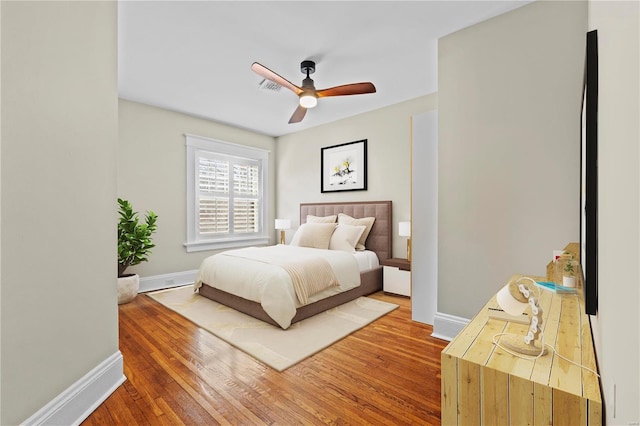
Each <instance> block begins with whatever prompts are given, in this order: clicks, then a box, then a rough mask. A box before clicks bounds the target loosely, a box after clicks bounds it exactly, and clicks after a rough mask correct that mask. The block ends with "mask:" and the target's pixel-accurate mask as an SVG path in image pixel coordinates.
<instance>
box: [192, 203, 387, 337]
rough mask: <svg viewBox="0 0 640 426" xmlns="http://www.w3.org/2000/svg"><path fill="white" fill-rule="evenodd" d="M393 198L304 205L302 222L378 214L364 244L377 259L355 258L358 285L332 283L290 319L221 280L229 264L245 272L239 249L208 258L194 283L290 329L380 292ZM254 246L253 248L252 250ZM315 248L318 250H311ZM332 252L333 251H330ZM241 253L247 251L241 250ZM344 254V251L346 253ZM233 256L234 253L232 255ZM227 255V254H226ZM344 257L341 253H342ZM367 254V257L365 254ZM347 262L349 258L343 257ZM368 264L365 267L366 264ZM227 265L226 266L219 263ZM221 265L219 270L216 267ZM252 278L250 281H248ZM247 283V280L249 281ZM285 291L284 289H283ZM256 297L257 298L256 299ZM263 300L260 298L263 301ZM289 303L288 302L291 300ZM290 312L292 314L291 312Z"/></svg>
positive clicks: (205, 293)
mask: <svg viewBox="0 0 640 426" xmlns="http://www.w3.org/2000/svg"><path fill="white" fill-rule="evenodd" d="M391 211H392V208H391V201H362V202H350V203H346V202H338V203H303V204H300V225H301V226H302V225H303V224H305V223H307V217H309V218H313V219H316V218H323V217H327V216H331V215H336V216H338V215H340V214H341V213H342V215H347V216H348V217H350V218H355V219H361V218H369V217H374V218H375V221H374V222H373V225H372V226H371V229H370V231H369V234H368V236H367V237H366V241H365V242H364V245H365V247H366V251H367V252H369V256H371V255H372V254H373V257H374V258H377V259H375V260H374V261H371V259H368V260H366V261H364V262H363V261H361V260H357V261H355V262H356V263H357V264H358V265H359V266H358V268H359V270H358V271H357V274H358V275H359V277H357V278H359V279H358V281H359V282H358V283H355V284H354V285H348V286H346V288H342V286H332V287H330V288H328V289H327V290H324V291H322V292H320V293H318V294H316V295H313V296H312V297H310V298H309V302H308V303H306V304H301V303H300V302H299V301H296V306H295V307H294V308H287V309H289V310H291V309H294V311H292V312H290V316H291V318H290V321H289V320H288V319H287V318H285V319H281V318H277V320H276V319H274V318H272V316H270V315H269V313H267V311H269V312H272V311H271V309H270V306H267V310H265V306H264V301H263V302H262V303H261V301H260V300H261V299H260V297H261V296H260V297H249V296H247V295H246V294H243V295H244V296H246V297H243V296H242V295H239V294H234V293H236V291H235V290H234V286H232V285H225V283H224V282H223V283H221V282H220V281H223V280H224V279H227V278H220V277H222V276H224V275H225V274H226V277H228V276H229V274H230V273H231V272H232V271H233V269H230V268H229V265H235V267H236V268H237V269H236V271H238V274H242V273H243V272H244V271H243V269H244V268H242V266H241V264H240V263H239V262H240V259H238V257H242V255H235V256H233V255H234V254H236V253H235V251H229V252H223V253H219V254H215V255H213V256H210V257H209V258H207V259H205V260H204V261H203V263H202V265H201V266H200V270H199V272H198V278H197V279H196V283H195V285H194V287H195V290H196V291H198V292H199V294H200V295H202V296H204V297H207V298H209V299H211V300H214V301H216V302H218V303H221V304H223V305H226V306H229V307H231V308H233V309H235V310H238V311H240V312H243V313H245V314H248V315H250V316H252V317H255V318H258V319H260V320H262V321H264V322H267V323H269V324H272V325H275V326H278V327H281V328H284V329H286V328H288V327H289V326H290V324H294V323H296V322H298V321H301V320H303V319H305V318H308V317H310V316H313V315H316V314H318V313H320V312H323V311H326V310H328V309H331V308H333V307H335V306H338V305H341V304H343V303H346V302H348V301H350V300H354V299H357V298H358V297H360V296H366V295H368V294H371V293H375V292H376V291H379V290H382V266H381V262H382V261H384V260H386V259H388V258H390V257H391V236H392V233H391V229H392V217H391ZM274 248H275V249H276V250H278V249H279V250H287V249H288V247H286V246H284V247H283V246H280V247H279V248H278V246H276V247H274ZM251 250H252V249H249V251H251ZM309 250H315V249H309ZM326 251H327V252H332V251H333V250H326ZM240 253H244V252H243V251H241V252H240ZM343 254H344V253H343ZM230 255H232V256H230ZM328 255H330V256H333V257H336V256H339V255H338V254H337V253H328ZM225 256H226V257H225ZM340 256H341V255H340ZM365 257H366V256H365ZM341 259H342V261H343V262H346V261H347V259H344V258H341ZM367 262H368V265H367V266H365V264H367ZM216 264H217V265H224V266H225V268H221V267H220V266H215V265H216ZM216 267H217V268H218V269H217V270H216V269H215V268H216ZM247 281H250V280H247ZM245 284H247V283H245ZM283 291H284V290H283ZM252 299H253V300H252ZM259 299H260V300H259ZM287 303H288V302H287ZM288 315H289V314H288Z"/></svg>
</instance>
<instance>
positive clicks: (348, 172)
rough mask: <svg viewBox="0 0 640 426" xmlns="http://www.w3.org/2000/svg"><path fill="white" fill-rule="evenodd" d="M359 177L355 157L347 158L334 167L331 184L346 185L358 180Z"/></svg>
mask: <svg viewBox="0 0 640 426" xmlns="http://www.w3.org/2000/svg"><path fill="white" fill-rule="evenodd" d="M357 178H358V174H357V171H356V169H355V168H354V166H353V159H351V158H347V159H345V160H344V161H343V162H342V164H339V165H336V166H335V167H334V168H333V174H332V175H331V179H330V182H329V185H345V184H347V183H350V182H356V180H357Z"/></svg>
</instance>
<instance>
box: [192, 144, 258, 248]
mask: <svg viewBox="0 0 640 426" xmlns="http://www.w3.org/2000/svg"><path fill="white" fill-rule="evenodd" d="M186 146H187V242H186V243H185V247H186V249H187V251H188V252H192V251H202V250H212V249H219V248H228V247H240V246H246V245H252V244H267V243H268V242H269V238H268V235H267V231H268V229H267V221H266V217H267V211H268V210H267V206H266V204H267V200H268V197H267V188H268V185H267V176H268V173H267V168H268V158H269V152H268V151H265V150H263V149H258V148H252V147H248V146H243V145H236V144H231V143H227V142H221V141H216V140H213V139H207V138H203V137H199V136H193V135H186Z"/></svg>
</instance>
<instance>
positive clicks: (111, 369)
mask: <svg viewBox="0 0 640 426" xmlns="http://www.w3.org/2000/svg"><path fill="white" fill-rule="evenodd" d="M126 379H127V378H126V377H125V376H124V363H123V359H122V354H121V353H120V351H118V352H116V353H114V354H113V355H111V356H110V357H109V358H107V359H105V360H104V361H102V362H101V363H100V364H99V365H98V366H97V367H95V368H94V369H93V370H91V371H90V372H89V373H87V374H86V375H85V376H84V377H82V378H81V379H80V380H78V381H77V382H75V383H74V384H73V385H71V386H69V387H68V388H67V389H66V390H65V391H64V392H62V393H61V394H60V395H58V396H57V397H55V398H54V399H53V400H51V401H50V402H49V403H48V404H47V405H45V406H44V407H42V408H41V409H40V410H38V411H37V412H36V413H35V414H33V415H32V416H31V417H29V418H28V419H27V420H25V421H24V422H23V423H22V424H23V425H27V426H29V425H78V424H80V423H82V421H84V420H85V419H86V418H87V417H89V414H91V413H92V412H93V411H94V410H95V409H96V408H98V406H99V405H100V404H102V403H103V402H104V400H105V399H107V397H109V395H111V394H112V393H113V392H114V391H115V390H116V389H117V388H118V386H120V385H121V384H122V383H124V381H125V380H126Z"/></svg>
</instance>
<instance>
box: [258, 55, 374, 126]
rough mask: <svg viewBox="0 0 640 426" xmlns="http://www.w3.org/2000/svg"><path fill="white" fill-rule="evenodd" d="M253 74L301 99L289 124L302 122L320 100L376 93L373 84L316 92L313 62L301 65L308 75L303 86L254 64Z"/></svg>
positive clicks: (314, 64) (354, 84)
mask: <svg viewBox="0 0 640 426" xmlns="http://www.w3.org/2000/svg"><path fill="white" fill-rule="evenodd" d="M251 69H252V70H253V72H255V73H256V74H258V75H259V76H261V77H263V78H265V79H267V80H269V81H271V82H273V83H275V84H277V85H279V86H282V87H286V88H287V89H289V90H291V91H292V92H293V93H295V94H296V95H297V96H298V97H299V105H298V107H297V108H296V110H295V111H294V112H293V115H292V116H291V118H290V119H289V123H298V122H300V121H302V119H303V118H304V116H305V114H306V113H307V109H308V108H313V107H315V106H316V105H317V104H318V98H324V97H329V96H346V95H363V94H366V93H375V92H376V87H375V86H374V85H373V83H369V82H367V83H353V84H345V85H342V86H335V87H330V88H328V89H322V90H316V87H315V85H314V84H313V80H312V79H311V77H309V75H310V74H313V73H314V72H315V71H316V63H315V62H313V61H309V60H307V61H302V62H301V63H300V71H302V73H303V74H305V75H306V77H305V79H304V80H302V86H296V85H295V84H293V83H291V82H290V81H289V80H287V79H286V78H284V77H282V76H281V75H279V74H277V73H275V72H273V71H271V70H270V69H269V68H267V67H265V66H264V65H261V64H259V63H257V62H254V63H253V64H252V65H251ZM261 86H262V83H261Z"/></svg>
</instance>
